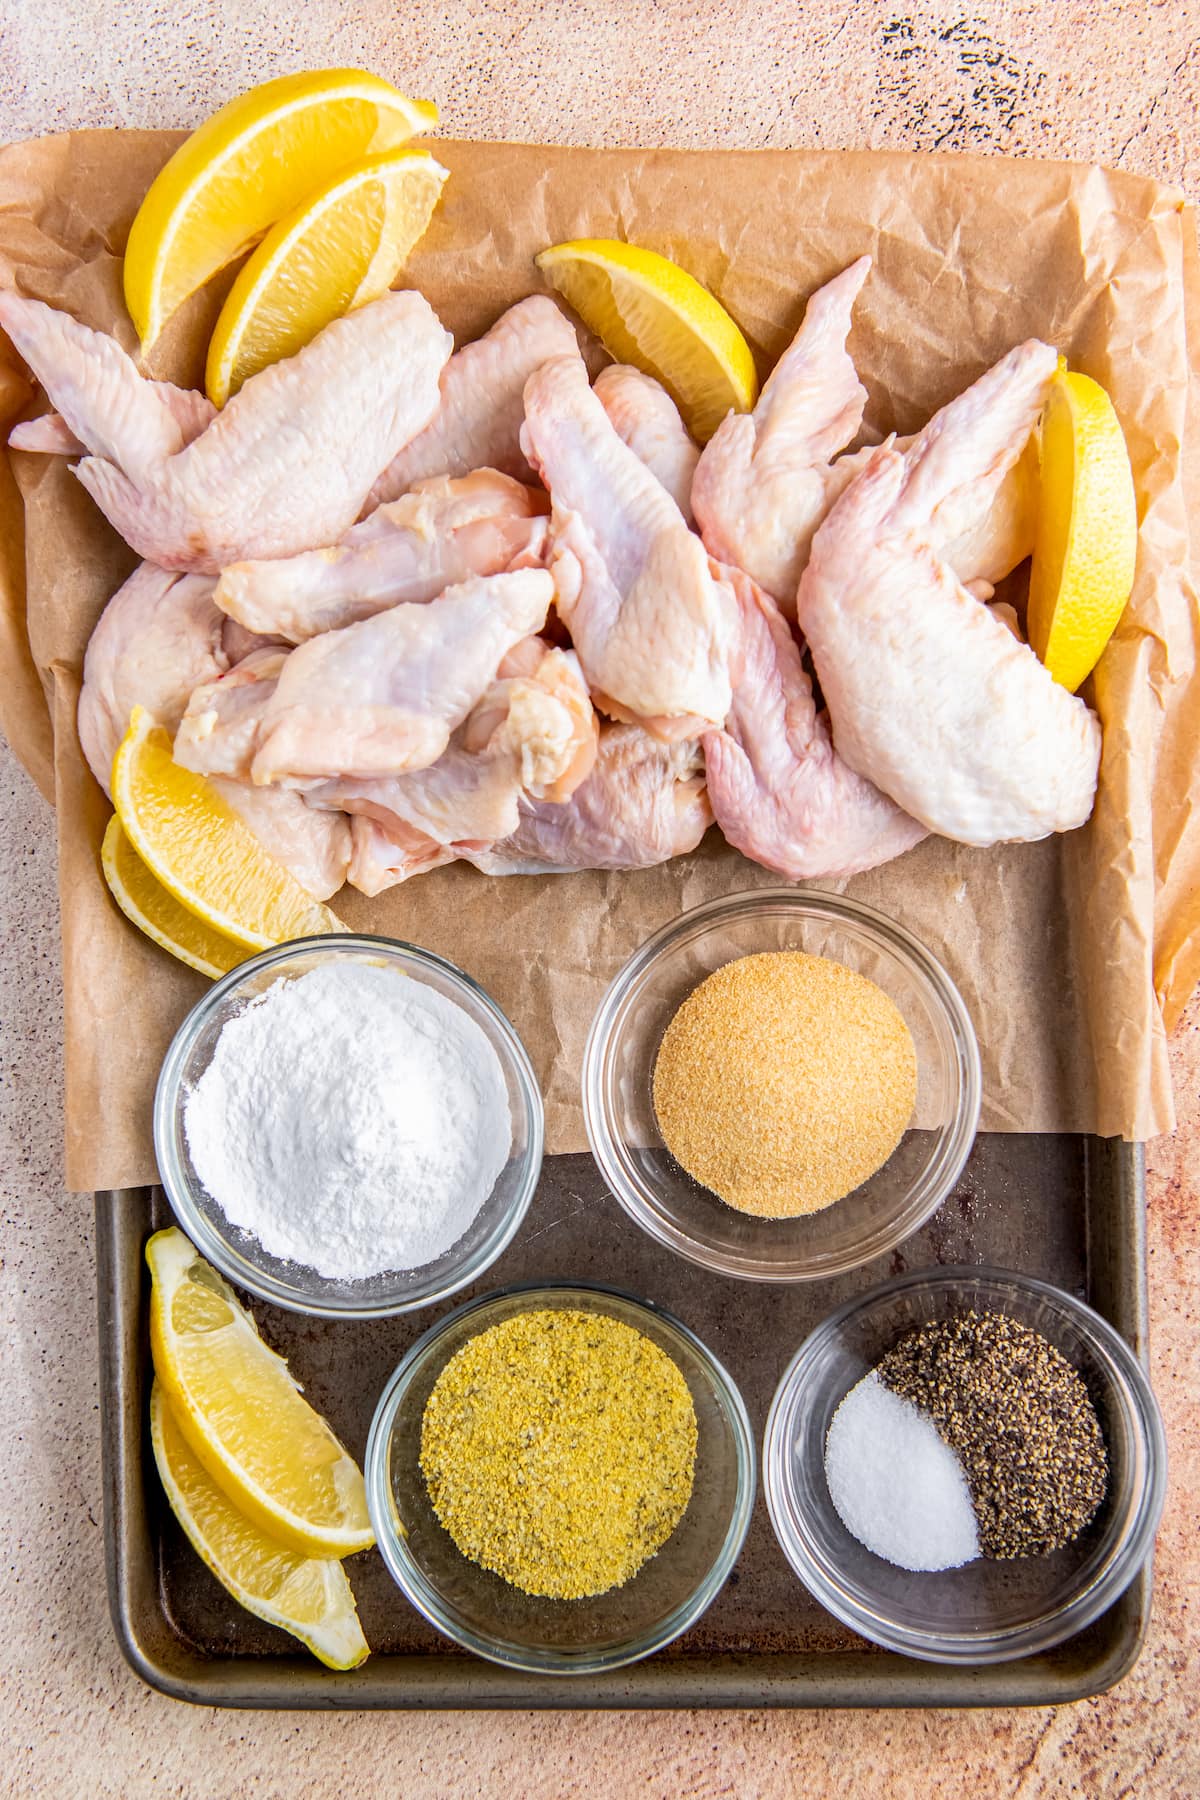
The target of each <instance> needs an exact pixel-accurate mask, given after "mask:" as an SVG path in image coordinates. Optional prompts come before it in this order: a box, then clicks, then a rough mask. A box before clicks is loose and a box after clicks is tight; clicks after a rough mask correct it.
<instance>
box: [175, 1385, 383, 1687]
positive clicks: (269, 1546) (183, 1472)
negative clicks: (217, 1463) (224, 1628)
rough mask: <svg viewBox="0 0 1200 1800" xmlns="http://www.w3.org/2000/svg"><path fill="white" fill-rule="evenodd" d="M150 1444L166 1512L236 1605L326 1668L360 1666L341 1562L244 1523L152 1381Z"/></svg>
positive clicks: (361, 1650) (364, 1647)
mask: <svg viewBox="0 0 1200 1800" xmlns="http://www.w3.org/2000/svg"><path fill="white" fill-rule="evenodd" d="M150 1443H151V1446H152V1448H153V1451H154V1460H155V1462H156V1464H157V1465H158V1473H159V1476H160V1477H161V1479H162V1484H163V1487H164V1488H165V1489H166V1495H167V1499H168V1500H169V1501H170V1503H171V1511H172V1512H173V1513H174V1514H175V1517H176V1518H177V1519H178V1520H179V1523H180V1524H181V1525H182V1526H183V1529H184V1531H185V1532H186V1533H187V1536H188V1539H189V1541H190V1543H191V1545H192V1548H193V1549H194V1550H195V1552H196V1554H197V1555H198V1556H199V1557H200V1559H201V1561H202V1562H204V1563H205V1564H207V1566H208V1567H209V1568H210V1569H211V1570H212V1572H213V1574H214V1575H215V1576H216V1578H217V1580H218V1581H219V1582H220V1583H221V1586H222V1587H223V1588H225V1589H226V1590H227V1591H228V1592H229V1593H230V1594H232V1595H233V1598H234V1599H235V1600H236V1601H237V1603H238V1605H239V1606H244V1607H245V1608H246V1611H247V1612H252V1613H254V1614H255V1615H256V1617H258V1618H260V1619H265V1620H266V1621H267V1623H268V1624H269V1625H278V1626H280V1627H281V1629H282V1630H284V1631H290V1632H291V1634H292V1636H293V1637H297V1638H299V1639H300V1642H301V1643H302V1644H303V1645H304V1646H305V1647H306V1649H309V1650H311V1651H312V1653H313V1655H314V1656H316V1657H319V1658H320V1660H321V1661H322V1662H323V1663H324V1664H325V1665H326V1667H328V1668H330V1669H356V1668H357V1667H358V1665H359V1664H360V1663H361V1662H365V1660H366V1658H367V1657H368V1656H369V1655H370V1648H369V1646H368V1644H367V1640H366V1638H365V1637H364V1636H363V1630H362V1626H361V1625H360V1624H359V1620H358V1612H357V1609H356V1608H355V1604H354V1593H353V1590H352V1588H351V1586H350V1583H349V1581H348V1580H347V1578H346V1571H345V1569H343V1567H342V1565H341V1563H340V1562H338V1561H337V1560H336V1559H335V1558H333V1557H329V1556H325V1557H314V1556H301V1555H299V1554H298V1553H297V1552H296V1551H295V1550H287V1549H285V1548H284V1547H283V1545H282V1544H277V1543H275V1541H274V1540H273V1539H272V1538H269V1537H267V1536H266V1534H265V1533H264V1532H262V1531H260V1530H259V1529H258V1526H257V1525H255V1524H253V1523H252V1522H251V1521H250V1520H249V1519H247V1518H245V1517H244V1516H243V1515H242V1514H241V1513H240V1512H239V1511H238V1509H237V1508H236V1506H233V1505H232V1504H231V1503H230V1501H229V1500H228V1499H227V1497H226V1496H225V1494H224V1493H223V1492H222V1491H221V1489H220V1488H219V1487H218V1486H217V1485H216V1483H215V1482H214V1481H213V1480H212V1478H211V1476H210V1475H209V1474H208V1473H207V1471H206V1470H205V1469H204V1468H203V1466H202V1465H201V1464H200V1463H199V1462H198V1461H197V1460H196V1458H195V1457H194V1456H193V1455H192V1452H191V1450H190V1449H189V1448H188V1444H187V1440H186V1438H185V1437H184V1435H183V1433H182V1432H181V1431H180V1429H179V1425H178V1423H177V1421H176V1419H175V1415H174V1413H173V1412H172V1411H171V1408H170V1406H169V1404H168V1402H167V1398H166V1395H165V1393H164V1391H163V1388H162V1386H161V1384H160V1383H159V1382H157V1381H156V1382H155V1383H154V1386H153V1388H152V1390H151V1394H150Z"/></svg>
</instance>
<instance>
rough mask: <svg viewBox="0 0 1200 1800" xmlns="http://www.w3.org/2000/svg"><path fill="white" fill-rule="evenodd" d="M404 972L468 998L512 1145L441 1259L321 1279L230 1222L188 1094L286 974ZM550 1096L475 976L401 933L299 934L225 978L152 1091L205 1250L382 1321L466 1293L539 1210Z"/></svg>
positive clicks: (240, 1279)
mask: <svg viewBox="0 0 1200 1800" xmlns="http://www.w3.org/2000/svg"><path fill="white" fill-rule="evenodd" d="M347 958H349V959H350V960H352V961H357V962H367V963H374V964H381V965H383V966H384V967H386V968H393V969H398V970H399V971H400V972H401V973H402V974H404V975H407V976H408V977H409V978H410V979H411V980H413V981H419V982H422V983H423V984H424V985H425V986H426V987H430V988H432V989H433V990H434V991H435V992H436V993H439V994H442V995H444V996H445V998H446V999H448V1000H452V1001H453V1002H454V1003H455V1005H456V1006H460V1007H461V1008H462V1009H463V1011H464V1012H465V1013H466V1014H467V1016H468V1017H469V1018H471V1019H473V1020H474V1022H475V1023H476V1024H477V1025H478V1026H479V1028H480V1030H481V1031H482V1032H483V1033H484V1035H485V1036H486V1038H487V1040H488V1042H489V1043H490V1044H491V1046H492V1048H493V1050H494V1051H495V1052H496V1055H497V1057H498V1058H499V1061H500V1067H501V1069H502V1070H503V1073H504V1082H505V1086H506V1088H507V1089H508V1104H509V1111H510V1113H511V1116H512V1146H511V1149H510V1150H509V1155H508V1161H507V1163H506V1164H505V1166H504V1168H503V1169H502V1170H501V1171H500V1174H499V1176H498V1177H497V1179H496V1183H495V1186H494V1187H493V1189H492V1191H491V1193H490V1195H489V1196H488V1198H487V1199H486V1200H485V1201H484V1203H483V1206H482V1207H481V1208H480V1210H479V1212H478V1214H477V1215H476V1217H475V1219H474V1221H473V1222H472V1224H471V1225H470V1226H468V1228H467V1230H466V1231H465V1232H464V1233H463V1235H462V1237H461V1238H459V1240H458V1242H457V1243H455V1244H452V1245H451V1247H450V1248H449V1249H448V1250H446V1251H445V1252H444V1253H443V1254H442V1255H441V1256H439V1257H437V1258H436V1260H435V1261H433V1262H431V1263H427V1264H425V1265H424V1267H421V1268H416V1269H392V1270H388V1271H386V1272H385V1273H384V1274H381V1275H372V1276H369V1277H367V1278H366V1279H363V1280H358V1281H351V1280H345V1279H338V1278H333V1277H327V1276H322V1275H319V1274H318V1273H317V1271H316V1270H315V1269H311V1268H308V1267H306V1266H305V1265H304V1264H302V1263H296V1262H289V1261H287V1260H285V1259H284V1258H283V1257H278V1256H274V1255H272V1254H271V1253H270V1252H269V1251H267V1250H264V1249H263V1246H262V1245H261V1244H260V1243H259V1242H258V1240H257V1239H256V1238H254V1237H252V1236H250V1234H249V1233H248V1232H245V1231H242V1230H241V1229H239V1228H238V1227H237V1226H235V1225H232V1224H231V1223H230V1222H229V1220H228V1219H227V1218H226V1217H225V1215H224V1213H223V1212H222V1211H221V1209H220V1208H219V1207H218V1206H217V1204H216V1202H215V1201H214V1200H213V1199H212V1196H211V1195H210V1194H208V1193H207V1191H206V1190H205V1188H204V1186H203V1185H202V1183H201V1181H200V1179H199V1177H198V1175H197V1174H196V1170H195V1168H194V1167H193V1165H192V1159H191V1157H190V1155H189V1154H188V1147H187V1138H186V1135H185V1133H184V1127H183V1109H184V1104H185V1102H186V1100H187V1096H188V1094H189V1092H190V1091H191V1089H192V1087H193V1086H194V1085H195V1083H196V1082H197V1081H198V1080H199V1079H200V1077H201V1075H202V1074H203V1073H204V1070H205V1069H206V1068H207V1067H208V1064H209V1062H210V1061H211V1059H212V1055H213V1052H214V1050H215V1048H216V1043H217V1039H218V1037H219V1036H220V1034H221V1030H222V1027H223V1026H224V1025H225V1023H226V1021H227V1020H229V1019H231V1018H233V1017H235V1016H236V1015H237V1014H238V1013H241V1012H244V1011H245V1009H246V1007H247V1006H249V1005H250V1004H251V1002H252V1001H254V1000H255V999H257V998H258V996H259V995H261V994H263V993H265V992H266V990H267V989H268V988H269V987H272V986H273V985H274V983H275V982H277V981H293V980H295V979H296V977H297V976H300V975H306V974H308V973H309V971H310V970H312V969H315V968H319V967H321V966H322V965H324V964H326V963H329V962H334V961H344V960H346V959H347ZM542 1137H543V1124H542V1096H541V1090H540V1089H539V1087H538V1084H537V1078H536V1077H535V1075H534V1072H533V1068H532V1066H531V1064H530V1061H529V1058H528V1056H527V1055H526V1053H525V1047H524V1045H523V1044H522V1043H521V1040H520V1038H519V1037H518V1036H517V1034H516V1032H515V1031H514V1030H513V1028H512V1026H511V1025H510V1024H509V1022H508V1020H507V1019H506V1018H505V1016H504V1014H503V1013H502V1012H501V1011H500V1008H499V1007H498V1006H497V1005H496V1003H495V1001H494V1000H492V999H490V998H489V996H488V995H487V994H486V993H485V992H484V991H483V989H482V988H481V987H479V986H477V984H476V983H475V982H473V981H472V980H471V978H470V976H469V975H464V974H463V972H462V970H461V969H456V968H455V966H454V964H453V963H451V962H447V961H446V960H445V959H444V958H443V957H440V956H435V955H434V954H433V953H432V951H429V950H421V949H418V948H417V947H416V946H415V945H413V944H404V943H401V942H399V940H397V939H394V938H384V937H368V936H361V937H356V936H352V935H349V934H348V935H346V936H336V937H335V936H329V937H311V938H297V939H295V940H293V941H292V942H291V943H287V944H280V945H279V946H278V947H277V948H275V949H271V950H264V951H263V952H262V953H261V954H260V955H258V956H254V957H251V959H250V960H249V961H248V962H244V963H241V964H240V965H239V966H238V967H237V968H236V969H232V970H231V971H230V973H229V974H228V975H225V976H223V977H222V978H221V980H220V981H218V982H217V983H216V984H215V985H214V986H213V987H212V988H210V990H209V991H208V993H207V994H205V995H204V997H203V999H202V1000H199V1001H198V1002H197V1003H196V1005H195V1006H194V1007H193V1008H192V1010H191V1012H190V1013H189V1014H188V1016H187V1018H186V1019H185V1020H184V1021H183V1024H182V1025H181V1026H180V1027H179V1030H178V1031H177V1032H176V1034H175V1037H174V1039H173V1041H172V1043H171V1047H170V1049H169V1050H168V1051H167V1054H166V1057H165V1059H164V1061H163V1066H162V1070H161V1073H160V1074H159V1078H158V1088H157V1090H156V1092H155V1096H154V1153H155V1156H156V1157H157V1159H158V1170H159V1174H160V1176H161V1178H162V1184H163V1187H164V1188H165V1189H166V1192H167V1198H168V1199H169V1200H170V1202H171V1205H172V1207H173V1209H174V1211H175V1215H176V1217H177V1218H178V1220H179V1223H180V1225H181V1226H182V1227H183V1229H184V1231H185V1232H186V1233H187V1235H188V1237H189V1238H190V1239H191V1240H192V1242H193V1244H195V1246H196V1248H197V1250H199V1251H200V1253H201V1255H202V1256H206V1257H207V1258H208V1260H209V1261H210V1262H211V1263H214V1264H215V1265H216V1267H217V1268H218V1269H220V1271H221V1273H222V1274H223V1275H226V1276H228V1278H229V1280H230V1281H232V1282H235V1283H236V1284H237V1286H238V1287H241V1288H245V1289H246V1290H247V1291H248V1292H250V1293H252V1294H257V1295H258V1297H259V1299H260V1300H269V1301H271V1302H272V1304H273V1305H275V1306H283V1307H286V1308H287V1309H288V1311H289V1312H299V1313H311V1314H314V1315H316V1316H317V1317H320V1318H354V1319H371V1318H380V1317H383V1316H385V1315H388V1314H393V1313H403V1312H412V1311H414V1310H415V1309H416V1308H417V1307H421V1306H431V1305H432V1304H433V1303H434V1302H435V1301H437V1300H444V1299H445V1298H446V1297H447V1295H449V1294H454V1293H457V1292H458V1290H459V1289H460V1288H463V1287H466V1286H467V1284H468V1283H469V1282H472V1281H475V1280H477V1279H478V1278H479V1276H480V1275H482V1274H483V1273H484V1271H485V1270H486V1269H488V1268H490V1267H491V1265H492V1263H494V1262H495V1260H496V1258H497V1257H498V1256H499V1255H500V1254H501V1253H502V1252H503V1251H504V1250H505V1249H506V1248H507V1247H508V1245H509V1244H510V1243H511V1242H512V1240H513V1238H514V1237H515V1235H516V1233H517V1231H518V1230H519V1228H520V1225H521V1221H522V1220H523V1219H524V1217H525V1214H526V1212H527V1211H528V1210H529V1203H530V1201H531V1200H532V1198H533V1193H534V1189H535V1188H536V1187H537V1182H538V1175H539V1174H540V1172H541V1166H542Z"/></svg>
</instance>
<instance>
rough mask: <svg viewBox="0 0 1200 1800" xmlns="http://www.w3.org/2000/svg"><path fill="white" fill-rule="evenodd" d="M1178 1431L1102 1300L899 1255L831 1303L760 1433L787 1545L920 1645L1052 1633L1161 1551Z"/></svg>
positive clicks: (961, 1654) (865, 1624)
mask: <svg viewBox="0 0 1200 1800" xmlns="http://www.w3.org/2000/svg"><path fill="white" fill-rule="evenodd" d="M1166 1473H1167V1464H1166V1444H1165V1440H1164V1438H1163V1429H1162V1422H1161V1419H1160V1417H1159V1412H1158V1407H1157V1405H1156V1403H1155V1400H1154V1395H1153V1393H1152V1392H1151V1390H1150V1386H1149V1383H1148V1381H1147V1379H1146V1376H1145V1373H1144V1371H1143V1369H1142V1367H1141V1364H1140V1363H1139V1362H1138V1360H1137V1358H1136V1356H1135V1355H1134V1354H1133V1352H1132V1350H1131V1349H1130V1348H1129V1346H1128V1345H1127V1344H1126V1343H1125V1341H1124V1339H1123V1338H1121V1337H1120V1336H1119V1335H1118V1333H1117V1332H1115V1331H1114V1330H1113V1328H1112V1327H1111V1325H1109V1324H1108V1323H1107V1322H1106V1321H1105V1320H1104V1319H1103V1318H1101V1317H1100V1315H1099V1314H1098V1313H1096V1312H1094V1311H1093V1310H1092V1308H1091V1307H1089V1306H1086V1305H1085V1304H1084V1303H1083V1302H1082V1301H1080V1300H1077V1299H1075V1298H1074V1296H1073V1295H1071V1294H1068V1293H1065V1292H1064V1291H1063V1290H1062V1289H1060V1288H1055V1287H1052V1286H1051V1285H1050V1284H1049V1283H1047V1282H1044V1281H1038V1280H1035V1279H1034V1278H1033V1277H1032V1276H1028V1275H1021V1274H1017V1273H1015V1272H1013V1271H1010V1270H1003V1269H992V1268H966V1267H963V1268H948V1269H936V1270H925V1271H914V1272H913V1273H910V1274H906V1275H901V1276H898V1277H897V1278H896V1279H894V1280H892V1281H889V1282H885V1283H884V1284H883V1285H882V1286H880V1287H877V1288H873V1289H872V1290H871V1291H870V1292H869V1293H866V1294H861V1295H858V1296H856V1297H855V1298H854V1299H853V1300H851V1301H848V1302H847V1303H846V1305H844V1306H842V1307H840V1308H839V1309H838V1310H837V1311H836V1312H834V1313H832V1314H830V1316H829V1317H828V1318H827V1319H826V1320H825V1321H824V1322H823V1323H822V1324H821V1325H819V1326H818V1327H817V1328H816V1330H815V1331H813V1332H812V1333H811V1334H810V1335H809V1337H808V1338H807V1339H806V1340H805V1341H804V1343H803V1344H802V1345H801V1346H800V1348H799V1349H798V1350H797V1352H796V1355H795V1356H794V1357H793V1359H792V1362H791V1364H790V1365H789V1367H788V1369H787V1370H786V1371H785V1373H784V1376H783V1379H782V1380H781V1382H780V1384H779V1387H778V1389H777V1390H776V1394H775V1398H774V1401H773V1402H772V1406H771V1411H770V1415H769V1417H768V1420H767V1427H766V1432H765V1434H764V1439H763V1486H764V1489H765V1492H766V1500H767V1509H768V1511H769V1512H770V1515H771V1522H772V1524H773V1526H774V1528H775V1533H776V1536H777V1537H778V1539H779V1543H780V1546H781V1548H782V1549H783V1552H784V1554H785V1555H786V1557H787V1559H788V1561H789V1563H790V1564H791V1566H792V1568H793V1570H794V1571H795V1573H796V1574H797V1575H798V1576H799V1578H800V1580H801V1581H802V1582H803V1583H804V1584H805V1586H806V1587H807V1588H808V1589H809V1590H810V1592H811V1593H812V1594H813V1595H815V1597H816V1598H817V1599H818V1600H819V1601H820V1602H821V1604H822V1605H823V1606H825V1607H827V1608H828V1610H829V1611H830V1612H832V1613H833V1614H834V1615H835V1616H836V1617H837V1618H839V1619H841V1620H842V1622H843V1623H844V1624H846V1625H849V1626H850V1627H851V1628H852V1629H853V1630H854V1631H857V1632H860V1633H861V1634H862V1636H864V1637H867V1638H870V1639H871V1640H872V1641H873V1642H875V1643H877V1644H880V1645H882V1646H883V1647H884V1648H886V1649H889V1650H896V1651H899V1652H901V1653H902V1654H905V1655H908V1656H915V1657H920V1658H922V1659H923V1660H925V1661H929V1662H946V1663H976V1664H985V1663H986V1664H993V1663H1001V1662H1008V1661H1012V1660H1015V1659H1016V1658H1018V1657H1026V1656H1034V1655H1039V1654H1042V1653H1044V1652H1046V1651H1049V1650H1051V1649H1053V1647H1054V1646H1055V1645H1057V1644H1060V1643H1063V1642H1064V1641H1065V1640H1066V1639H1067V1638H1069V1637H1073V1636H1074V1635H1075V1634H1076V1633H1077V1632H1080V1631H1082V1630H1083V1629H1084V1628H1085V1627H1086V1626H1087V1625H1089V1624H1090V1623H1091V1622H1092V1620H1093V1619H1096V1618H1098V1617H1099V1615H1100V1614H1101V1613H1102V1612H1104V1611H1105V1610H1106V1608H1108V1607H1109V1606H1111V1605H1112V1604H1113V1602H1114V1601H1115V1600H1117V1599H1118V1598H1119V1597H1120V1595H1121V1594H1122V1593H1123V1592H1124V1590H1125V1589H1126V1588H1127V1587H1128V1586H1129V1584H1130V1582H1132V1580H1133V1579H1134V1577H1135V1575H1136V1574H1137V1573H1138V1570H1139V1569H1140V1568H1141V1567H1142V1565H1143V1563H1144V1562H1145V1560H1146V1558H1147V1556H1148V1555H1149V1554H1150V1551H1151V1548H1152V1546H1153V1543H1154V1534H1155V1531H1156V1529H1157V1526H1158V1522H1159V1518H1160V1516H1161V1513H1162V1506H1163V1498H1164V1494H1165V1490H1166Z"/></svg>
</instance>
